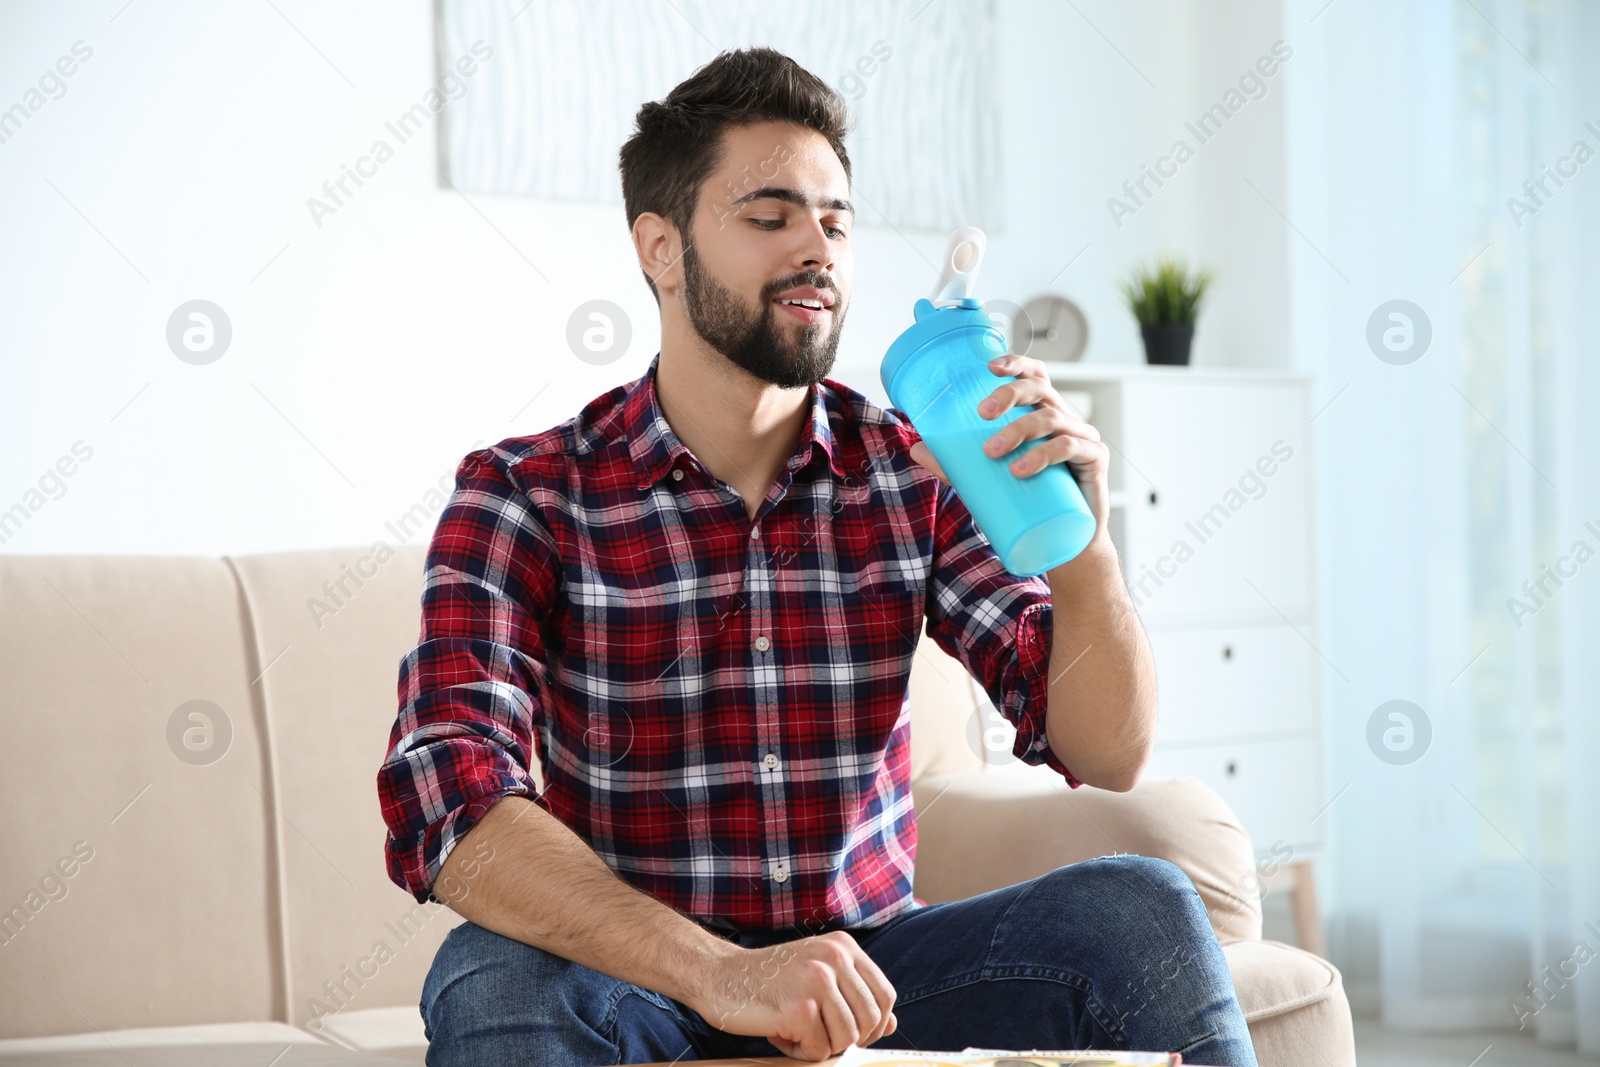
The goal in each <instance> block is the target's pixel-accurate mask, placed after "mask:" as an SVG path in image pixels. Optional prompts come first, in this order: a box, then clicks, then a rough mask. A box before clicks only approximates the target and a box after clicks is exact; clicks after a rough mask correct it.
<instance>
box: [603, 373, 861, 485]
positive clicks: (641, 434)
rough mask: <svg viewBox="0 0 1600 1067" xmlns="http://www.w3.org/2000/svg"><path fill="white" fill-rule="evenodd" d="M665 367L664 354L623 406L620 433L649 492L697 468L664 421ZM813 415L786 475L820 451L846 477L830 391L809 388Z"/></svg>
mask: <svg viewBox="0 0 1600 1067" xmlns="http://www.w3.org/2000/svg"><path fill="white" fill-rule="evenodd" d="M660 363H661V353H660V352H657V353H656V354H655V357H654V358H653V359H651V360H650V369H649V370H647V371H645V373H644V375H643V376H642V377H641V378H639V380H638V381H636V382H635V383H634V384H633V386H632V388H630V389H629V391H628V395H627V398H626V399H625V400H624V401H623V405H622V431H623V434H624V435H625V436H626V438H627V441H628V452H629V454H630V455H632V457H633V462H634V466H635V467H636V468H637V469H638V473H639V478H638V487H639V488H640V489H648V488H649V487H650V486H652V485H654V484H655V483H656V482H658V481H660V480H661V479H662V478H664V477H666V476H667V474H668V472H670V471H672V470H673V469H675V468H677V467H679V466H683V465H687V466H694V465H696V463H695V460H694V459H693V456H694V454H693V453H692V452H690V451H689V449H688V447H687V446H685V445H684V443H683V442H682V441H680V440H678V435H677V434H675V433H673V432H672V426H671V424H670V423H668V422H667V417H666V415H665V414H664V413H663V412H662V410H661V403H660V400H659V399H658V398H657V396H656V368H657V366H659V364H660ZM809 395H810V397H811V414H810V416H809V418H808V419H807V421H806V428H805V431H804V432H803V433H802V434H801V435H800V440H799V443H798V444H797V445H796V446H795V450H794V455H792V456H790V457H789V463H788V469H789V472H790V474H791V475H792V474H794V473H795V472H797V471H799V470H800V469H801V468H802V467H804V466H805V465H806V464H807V463H808V462H810V460H811V459H812V458H813V457H814V456H815V455H816V453H817V450H819V449H820V450H821V451H822V453H823V454H824V455H825V456H827V457H828V466H829V468H830V469H831V470H832V471H833V473H835V474H837V475H840V476H841V477H842V476H843V475H844V469H843V468H842V467H841V466H840V463H839V457H838V455H837V453H836V452H835V450H834V447H833V424H832V422H831V421H830V420H829V418H828V404H827V391H826V389H825V387H824V386H823V385H822V384H821V383H818V384H816V385H813V386H811V390H810V394H809Z"/></svg>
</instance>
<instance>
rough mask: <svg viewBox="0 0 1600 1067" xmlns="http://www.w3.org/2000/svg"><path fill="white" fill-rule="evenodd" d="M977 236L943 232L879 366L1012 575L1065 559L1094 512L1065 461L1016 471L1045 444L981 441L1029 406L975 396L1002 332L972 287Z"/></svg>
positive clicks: (1074, 551) (1077, 548)
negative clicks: (906, 320)
mask: <svg viewBox="0 0 1600 1067" xmlns="http://www.w3.org/2000/svg"><path fill="white" fill-rule="evenodd" d="M985 244H986V239H985V237H984V234H983V231H982V230H980V229H978V228H977V227H975V226H964V227H962V228H961V229H959V230H957V231H956V232H955V233H954V234H952V235H951V238H950V247H949V250H948V251H947V252H946V253H945V263H944V270H943V274H942V276H941V277H940V279H939V284H938V285H937V286H936V287H935V289H934V292H933V296H932V297H930V298H925V299H921V300H918V301H917V302H916V304H915V306H914V307H913V308H912V313H913V316H914V318H915V321H914V322H913V323H912V325H911V326H910V327H909V328H908V329H907V330H906V331H905V332H904V333H902V334H901V335H900V336H899V337H898V338H896V339H895V342H894V343H893V344H892V345H890V346H889V351H888V353H887V354H886V355H885V356H884V357H883V366H882V367H881V368H880V371H879V374H880V377H881V379H882V381H883V388H884V390H885V391H886V392H887V393H888V394H889V399H890V401H891V402H892V403H893V405H894V406H895V407H897V408H899V409H900V410H901V411H903V412H905V413H906V415H908V416H909V417H910V419H911V425H912V426H913V427H914V428H915V429H916V431H917V433H918V434H920V435H921V436H922V440H923V442H924V443H925V444H926V445H927V446H928V449H929V450H930V451H931V452H932V453H933V457H934V459H936V460H938V461H939V466H940V467H942V468H944V472H945V474H946V475H948V476H949V478H950V482H951V484H952V485H954V486H955V489H956V493H957V494H958V495H959V496H960V497H961V501H962V503H963V504H965V505H966V507H967V510H968V511H969V512H970V513H971V514H972V518H973V521H974V522H975V523H976V524H977V526H978V529H979V530H981V531H982V532H983V534H984V536H986V537H987V538H988V539H989V542H990V544H992V545H993V546H994V549H995V552H996V553H997V554H998V555H999V557H1000V561H1001V563H1003V564H1004V565H1005V568H1006V569H1007V570H1008V571H1010V572H1011V573H1012V574H1016V575H1019V576H1032V575H1038V574H1043V573H1044V572H1045V571H1047V570H1050V569H1051V568H1052V567H1056V566H1059V565H1060V564H1062V563H1066V562H1067V561H1068V560H1071V559H1073V558H1074V557H1075V556H1077V555H1078V553H1080V552H1082V551H1083V549H1084V546H1086V545H1087V544H1088V543H1089V541H1090V539H1091V538H1093V537H1094V531H1095V521H1094V515H1093V513H1092V512H1091V511H1090V510H1089V505H1088V502H1087V501H1085V500H1084V498H1083V490H1081V489H1080V488H1078V483H1077V480H1076V479H1075V478H1073V476H1072V472H1071V470H1070V469H1068V467H1067V465H1066V464H1065V463H1052V464H1050V465H1049V466H1047V467H1045V468H1044V469H1043V470H1041V471H1038V472H1036V473H1034V474H1030V475H1027V476H1024V477H1019V476H1017V475H1015V474H1013V473H1012V472H1011V468H1010V464H1011V463H1012V462H1013V461H1015V460H1016V459H1017V458H1019V457H1021V456H1023V455H1026V454H1027V453H1028V452H1030V451H1031V450H1032V449H1034V448H1035V447H1037V446H1039V445H1040V444H1043V443H1044V440H1043V439H1034V440H1032V441H1027V442H1025V443H1024V444H1022V445H1021V446H1020V447H1018V448H1015V449H1013V450H1012V451H1011V452H1009V453H1008V454H1006V455H1004V456H1000V457H994V456H990V455H989V454H988V453H986V452H985V451H984V450H983V445H984V442H985V441H987V440H988V439H989V438H991V437H993V436H994V435H995V434H996V433H997V432H998V431H999V430H1000V428H1001V427H1002V426H1005V425H1007V424H1008V423H1010V422H1013V421H1014V420H1016V419H1019V418H1021V417H1022V416H1023V415H1025V414H1027V413H1028V412H1029V411H1031V410H1033V409H1032V407H1025V406H1018V407H1013V408H1012V409H1011V410H1010V411H1007V412H1006V413H1005V414H1004V415H1001V416H999V417H998V418H994V419H986V418H984V417H983V416H982V415H980V414H979V413H978V404H979V403H980V402H981V401H982V400H983V399H984V398H986V397H987V396H988V395H989V394H990V393H992V392H993V391H994V390H995V389H997V388H998V387H999V386H1000V385H1001V384H1002V383H1004V382H1011V381H1015V380H1016V378H1015V377H1014V376H1011V375H1000V374H996V373H994V372H993V371H992V370H990V369H989V361H990V360H992V359H995V358H997V357H999V356H1002V355H1005V351H1006V342H1005V334H1004V333H1003V332H1002V331H1001V329H1000V327H999V326H998V325H996V324H995V321H994V320H993V319H991V318H990V317H989V316H988V315H986V314H984V312H983V307H982V305H981V304H980V303H979V302H978V301H977V299H975V298H974V297H973V296H972V290H973V287H974V282H975V281H976V279H977V276H978V268H979V267H980V266H982V264H983V251H984V246H985Z"/></svg>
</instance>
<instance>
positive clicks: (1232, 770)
mask: <svg viewBox="0 0 1600 1067" xmlns="http://www.w3.org/2000/svg"><path fill="white" fill-rule="evenodd" d="M1224 770H1226V771H1227V773H1228V777H1229V778H1233V777H1236V776H1237V775H1238V774H1239V765H1238V764H1237V763H1235V762H1234V761H1233V760H1229V761H1228V765H1227V767H1225V768H1224Z"/></svg>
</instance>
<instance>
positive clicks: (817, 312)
mask: <svg viewBox="0 0 1600 1067" xmlns="http://www.w3.org/2000/svg"><path fill="white" fill-rule="evenodd" d="M774 303H776V304H777V305H778V310H780V311H787V312H788V313H789V314H790V315H793V316H794V317H795V318H797V319H799V320H800V321H801V322H822V321H823V320H824V319H826V318H827V317H828V316H830V315H832V314H833V309H832V308H808V307H800V306H799V305H797V304H785V303H783V302H781V301H774Z"/></svg>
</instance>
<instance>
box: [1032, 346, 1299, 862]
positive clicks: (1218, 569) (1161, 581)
mask: <svg viewBox="0 0 1600 1067" xmlns="http://www.w3.org/2000/svg"><path fill="white" fill-rule="evenodd" d="M1050 369H1051V377H1052V381H1053V382H1054V384H1055V386H1056V388H1057V389H1058V390H1060V391H1061V392H1062V393H1063V394H1067V393H1078V394H1087V396H1088V398H1089V405H1090V410H1089V411H1088V412H1087V414H1088V416H1089V421H1090V422H1092V423H1093V424H1094V425H1095V426H1096V427H1097V428H1098V429H1099V430H1100V432H1101V435H1102V436H1103V437H1104V439H1105V440H1106V441H1107V442H1108V443H1109V444H1110V445H1111V449H1112V458H1111V471H1110V484H1111V536H1112V539H1113V541H1115V542H1116V545H1117V549H1118V552H1119V554H1120V555H1121V557H1122V562H1123V567H1124V571H1125V575H1126V579H1127V583H1128V587H1129V593H1130V596H1132V597H1133V600H1134V603H1135V605H1136V606H1137V607H1138V608H1139V612H1140V615H1141V616H1142V617H1143V619H1144V622H1145V626H1146V629H1147V630H1148V632H1149V634H1150V641H1151V645H1152V647H1153V648H1154V651H1155V656H1156V670H1157V676H1158V679H1159V683H1160V690H1161V719H1160V726H1159V728H1158V733H1157V739H1156V749H1155V754H1154V756H1153V757H1152V760H1151V763H1150V766H1149V767H1148V769H1147V771H1146V774H1148V775H1149V776H1152V777H1175V776H1181V775H1192V776H1194V777H1197V778H1200V779H1202V780H1204V781H1205V782H1207V783H1208V784H1210V785H1211V786H1212V787H1213V788H1215V789H1216V790H1217V792H1218V793H1220V794H1221V795H1222V796H1223V798H1224V799H1226V800H1227V801H1228V803H1229V804H1230V805H1231V806H1232V807H1233V810H1234V811H1235V812H1236V813H1237V814H1238V816H1239V818H1240V819H1241V821H1242V822H1243V823H1244V825H1245V828H1246V829H1247V830H1248V831H1249V832H1250V835H1251V838H1252V839H1253V841H1254V843H1255V846H1256V849H1257V851H1258V853H1260V854H1261V855H1262V856H1271V857H1274V858H1276V859H1277V860H1279V861H1280V862H1282V861H1284V860H1285V857H1286V855H1288V856H1292V859H1293V861H1301V860H1307V859H1309V858H1310V857H1311V856H1312V855H1313V854H1314V853H1316V852H1317V851H1318V850H1319V849H1320V848H1321V846H1322V843H1323V835H1322V823H1321V821H1320V819H1319V818H1318V816H1319V815H1320V812H1321V809H1322V806H1323V805H1324V804H1325V803H1326V800H1325V797H1324V795H1323V784H1322V753H1321V736H1320V721H1319V719H1320V710H1319V706H1318V670H1319V668H1320V666H1321V662H1322V661H1321V656H1320V654H1319V653H1318V652H1317V647H1316V646H1317V636H1316V632H1315V618H1316V611H1315V606H1316V599H1315V598H1316V590H1315V585H1314V581H1313V578H1314V572H1313V560H1314V555H1313V544H1312V516H1311V506H1312V503H1311V502H1312V492H1311V469H1312V465H1311V414H1312V412H1311V382H1310V379H1308V378H1306V377H1303V376H1298V375H1292V374H1280V373H1270V372H1259V371H1241V370H1204V369H1196V368H1193V367H1146V366H1127V367H1123V366H1104V365H1102V366H1096V365H1092V364H1091V365H1083V364H1070V363H1068V364H1053V365H1051V368H1050ZM1056 610H1057V611H1070V610H1071V605H1065V604H1058V605H1056ZM1007 755H1009V753H1008V754H1007ZM1286 850H1292V851H1289V852H1286Z"/></svg>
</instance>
